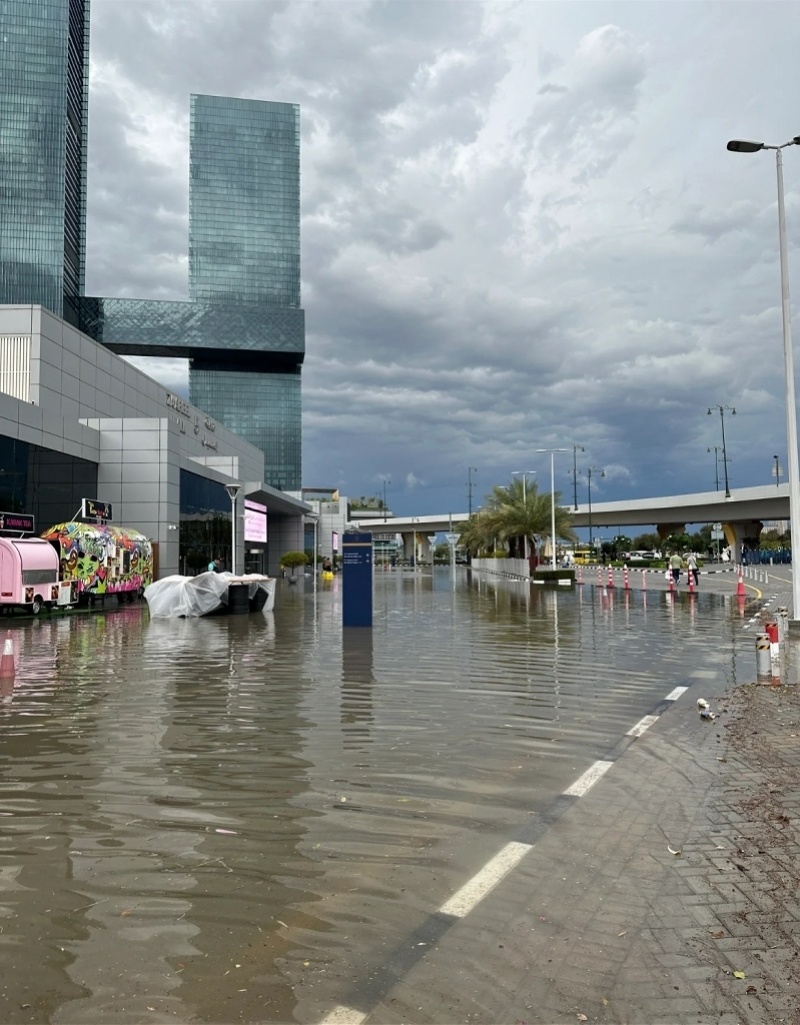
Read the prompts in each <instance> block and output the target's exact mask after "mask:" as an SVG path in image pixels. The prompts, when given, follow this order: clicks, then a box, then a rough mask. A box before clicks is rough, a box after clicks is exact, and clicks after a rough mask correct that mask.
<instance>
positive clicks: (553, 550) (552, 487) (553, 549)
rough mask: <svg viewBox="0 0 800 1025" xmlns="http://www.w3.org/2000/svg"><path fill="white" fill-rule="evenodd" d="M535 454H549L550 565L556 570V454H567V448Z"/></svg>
mask: <svg viewBox="0 0 800 1025" xmlns="http://www.w3.org/2000/svg"><path fill="white" fill-rule="evenodd" d="M536 451H537V452H549V453H550V564H551V566H552V568H553V569H555V568H556V470H555V455H556V452H569V449H568V448H537V449H536Z"/></svg>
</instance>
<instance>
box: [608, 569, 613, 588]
mask: <svg viewBox="0 0 800 1025" xmlns="http://www.w3.org/2000/svg"><path fill="white" fill-rule="evenodd" d="M608 586H609V587H613V586H614V570H613V568H612V567H611V566H609V567H608Z"/></svg>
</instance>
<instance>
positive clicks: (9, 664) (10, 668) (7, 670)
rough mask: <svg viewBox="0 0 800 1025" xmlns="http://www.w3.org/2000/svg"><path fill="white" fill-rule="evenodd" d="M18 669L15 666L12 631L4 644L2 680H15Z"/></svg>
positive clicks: (1, 662) (1, 665) (1, 659)
mask: <svg viewBox="0 0 800 1025" xmlns="http://www.w3.org/2000/svg"><path fill="white" fill-rule="evenodd" d="M16 672H17V669H16V666H15V665H14V642H13V640H12V639H11V631H10V630H9V632H8V633H7V634H6V639H5V641H4V642H3V655H2V657H0V680H13V679H14V676H15V675H16Z"/></svg>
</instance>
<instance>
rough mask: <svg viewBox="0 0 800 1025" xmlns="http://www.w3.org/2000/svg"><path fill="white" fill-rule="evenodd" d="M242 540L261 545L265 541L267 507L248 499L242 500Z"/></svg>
mask: <svg viewBox="0 0 800 1025" xmlns="http://www.w3.org/2000/svg"><path fill="white" fill-rule="evenodd" d="M244 539H245V541H261V542H262V544H263V543H266V540H267V507H266V506H265V505H260V504H259V503H258V502H251V501H250V499H249V498H246V499H245V500H244Z"/></svg>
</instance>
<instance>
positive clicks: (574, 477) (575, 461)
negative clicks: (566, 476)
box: [572, 445, 586, 512]
mask: <svg viewBox="0 0 800 1025" xmlns="http://www.w3.org/2000/svg"><path fill="white" fill-rule="evenodd" d="M585 451H586V449H585V448H584V447H583V445H573V446H572V504H573V505H574V506H575V512H577V511H578V453H579V452H585Z"/></svg>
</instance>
